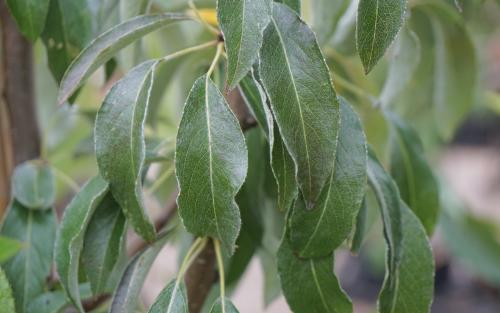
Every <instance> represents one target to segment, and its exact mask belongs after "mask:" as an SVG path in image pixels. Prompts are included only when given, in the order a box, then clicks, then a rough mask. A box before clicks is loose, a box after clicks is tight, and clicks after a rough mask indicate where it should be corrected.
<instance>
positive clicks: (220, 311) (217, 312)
mask: <svg viewBox="0 0 500 313" xmlns="http://www.w3.org/2000/svg"><path fill="white" fill-rule="evenodd" d="M210 313H239V311H238V309H236V307H235V306H234V304H233V303H232V302H231V300H229V299H227V298H224V299H221V298H219V299H217V301H215V303H214V304H213V305H212V308H211V309H210Z"/></svg>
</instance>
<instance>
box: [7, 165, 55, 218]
mask: <svg viewBox="0 0 500 313" xmlns="http://www.w3.org/2000/svg"><path fill="white" fill-rule="evenodd" d="M12 195H13V197H14V198H15V199H16V200H17V201H19V203H20V204H22V205H23V206H24V207H26V208H29V209H34V210H45V209H48V208H50V207H51V206H52V204H53V203H54V198H55V182H54V176H53V174H52V169H51V168H50V166H48V165H47V164H45V163H43V162H42V161H38V160H34V161H27V162H24V163H22V164H20V165H18V166H17V167H16V169H15V170H14V174H13V176H12Z"/></svg>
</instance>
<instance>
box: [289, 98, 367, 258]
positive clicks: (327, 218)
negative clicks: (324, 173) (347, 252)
mask: <svg viewBox="0 0 500 313" xmlns="http://www.w3.org/2000/svg"><path fill="white" fill-rule="evenodd" d="M340 108H341V111H340V112H341V117H342V120H341V123H340V125H341V127H340V134H339V146H338V149H337V150H338V151H337V156H336V160H335V168H334V171H333V173H332V175H331V178H330V180H329V181H328V183H327V185H326V186H325V188H324V189H323V191H322V193H321V195H320V197H319V199H318V202H317V205H316V208H315V209H314V210H312V211H309V210H307V209H306V207H305V205H304V202H303V201H301V199H300V198H299V199H298V200H297V201H296V202H295V207H294V209H293V211H292V214H291V216H290V230H289V232H290V242H291V245H292V247H293V249H294V250H295V251H297V252H298V254H299V256H300V257H306V258H311V257H321V256H326V255H329V254H331V253H332V252H333V251H334V250H335V249H336V248H337V247H338V246H339V245H340V244H342V242H344V240H345V239H346V238H347V237H348V236H349V234H350V233H351V232H352V227H353V226H354V225H353V224H354V220H355V218H356V216H357V213H358V210H359V207H360V205H361V201H362V200H363V196H364V194H365V186H366V162H367V160H366V159H367V147H366V138H365V134H364V132H363V129H362V126H361V122H360V120H359V118H358V116H357V114H356V113H355V112H354V111H353V109H352V108H351V106H350V105H349V104H348V103H347V102H346V101H345V100H344V99H341V100H340Z"/></svg>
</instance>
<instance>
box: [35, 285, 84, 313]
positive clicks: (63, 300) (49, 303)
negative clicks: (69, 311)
mask: <svg viewBox="0 0 500 313" xmlns="http://www.w3.org/2000/svg"><path fill="white" fill-rule="evenodd" d="M79 289H80V294H81V296H82V298H90V297H91V296H92V292H91V291H90V285H89V284H88V283H87V284H80V286H79ZM70 304H71V302H70V301H69V300H68V298H67V297H66V293H65V292H64V291H62V290H58V291H51V292H46V293H43V294H41V295H39V296H38V297H36V298H34V299H33V300H32V301H30V304H29V306H28V310H27V311H26V312H27V313H60V312H62V310H63V309H64V308H66V307H67V306H69V305H70Z"/></svg>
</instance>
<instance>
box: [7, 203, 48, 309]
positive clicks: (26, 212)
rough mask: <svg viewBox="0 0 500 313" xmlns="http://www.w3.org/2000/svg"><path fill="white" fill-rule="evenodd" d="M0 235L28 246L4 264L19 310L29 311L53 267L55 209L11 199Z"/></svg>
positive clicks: (42, 289) (43, 287)
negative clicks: (30, 206) (39, 208)
mask: <svg viewBox="0 0 500 313" xmlns="http://www.w3.org/2000/svg"><path fill="white" fill-rule="evenodd" d="M8 210H9V211H8V212H9V213H8V215H7V217H6V218H5V221H4V223H3V227H2V230H1V231H0V234H1V235H3V236H7V237H10V238H14V239H17V240H19V241H21V242H22V243H23V246H24V247H25V248H24V249H22V250H21V251H20V252H19V253H18V254H17V255H16V256H14V257H13V258H11V259H10V260H9V261H7V262H6V263H4V264H3V269H4V271H5V274H6V276H7V279H8V280H9V282H10V284H11V287H12V291H13V294H14V299H15V303H16V311H17V312H18V313H23V312H26V308H27V307H28V303H29V301H31V299H33V298H34V297H36V296H38V295H39V294H41V293H42V292H43V291H44V289H45V282H46V279H47V277H48V276H49V274H50V271H51V267H52V252H53V245H54V241H55V235H56V217H55V215H54V212H53V210H44V211H35V210H30V209H27V208H25V207H23V206H22V205H21V204H20V203H19V202H17V201H15V200H14V201H12V203H11V204H10V207H9V209H8Z"/></svg>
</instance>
